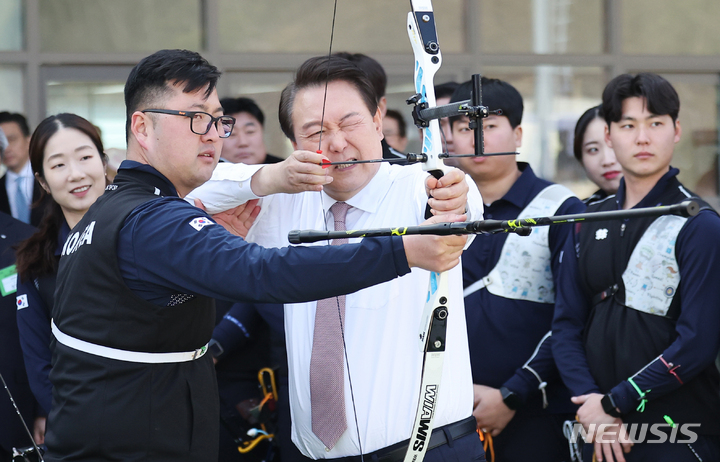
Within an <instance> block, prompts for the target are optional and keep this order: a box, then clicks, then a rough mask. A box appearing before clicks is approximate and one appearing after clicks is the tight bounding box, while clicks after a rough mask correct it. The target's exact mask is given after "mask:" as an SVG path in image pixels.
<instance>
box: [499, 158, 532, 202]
mask: <svg viewBox="0 0 720 462" xmlns="http://www.w3.org/2000/svg"><path fill="white" fill-rule="evenodd" d="M517 166H518V169H519V170H520V172H521V174H520V176H519V177H518V178H517V180H515V183H513V185H512V186H511V187H510V189H509V190H508V192H506V193H505V195H504V196H503V197H502V198H500V199H499V200H502V201H507V202H510V203H511V204H513V205H514V206H516V207H518V208H520V209H523V208H525V206H527V204H529V203H530V201H531V200H532V199H533V198H534V197H535V195H536V193H534V192H533V188H528V187H527V185H528V184H532V183H534V182H535V181H536V180H537V179H538V178H537V176H536V175H535V172H533V169H532V167H530V164H528V163H527V162H518V163H517ZM495 202H497V201H495ZM490 205H493V204H490Z"/></svg>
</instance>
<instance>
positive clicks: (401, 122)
mask: <svg viewBox="0 0 720 462" xmlns="http://www.w3.org/2000/svg"><path fill="white" fill-rule="evenodd" d="M385 117H390V118H391V119H395V120H396V121H397V124H398V132H399V133H398V135H400V136H402V137H403V138H405V137H406V136H407V124H406V123H405V118H404V117H403V116H402V114H400V112H399V111H396V110H395V109H388V110H387V112H386V113H385Z"/></svg>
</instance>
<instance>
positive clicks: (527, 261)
mask: <svg viewBox="0 0 720 462" xmlns="http://www.w3.org/2000/svg"><path fill="white" fill-rule="evenodd" d="M573 196H574V194H573V193H572V191H570V190H569V189H568V188H566V187H565V186H562V185H559V184H553V185H550V186H548V187H547V188H545V189H543V190H542V191H540V193H539V194H538V195H537V196H535V198H534V199H533V200H532V201H531V202H530V203H529V204H528V206H527V207H525V209H524V210H523V211H522V212H520V215H518V219H525V218H537V217H544V216H552V215H554V214H555V213H556V212H557V210H558V209H559V208H560V206H561V205H562V204H563V202H565V201H566V200H567V199H569V198H570V197H573ZM548 236H549V227H548V226H538V227H535V228H532V233H530V235H529V236H519V235H517V234H515V233H510V234H509V235H508V237H507V239H506V240H505V244H504V245H503V248H502V253H501V254H500V259H499V260H498V262H497V264H496V265H495V268H493V269H492V271H490V274H488V275H487V276H485V277H484V278H482V279H480V280H479V281H477V282H475V283H474V284H472V285H470V286H468V287H467V288H465V290H464V291H463V296H465V297H467V296H468V295H470V294H472V293H474V292H476V291H478V290H480V289H482V288H483V287H485V288H487V290H488V291H489V292H490V293H491V294H493V295H497V296H498V297H503V298H509V299H513V300H528V301H531V302H538V303H555V284H554V282H553V275H552V268H551V266H550V257H551V255H550V244H549V240H548V239H549V238H548Z"/></svg>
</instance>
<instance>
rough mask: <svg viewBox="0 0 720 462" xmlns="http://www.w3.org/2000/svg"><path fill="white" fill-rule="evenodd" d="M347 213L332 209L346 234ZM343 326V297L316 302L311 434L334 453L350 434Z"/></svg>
mask: <svg viewBox="0 0 720 462" xmlns="http://www.w3.org/2000/svg"><path fill="white" fill-rule="evenodd" d="M348 209H350V206H349V205H348V204H346V203H345V202H335V204H333V205H332V207H330V212H331V213H332V214H333V217H334V219H335V231H345V216H346V215H347V211H348ZM347 242H348V240H347V238H344V239H334V240H333V241H332V245H340V244H347ZM341 318H342V324H341ZM344 323H345V296H344V295H341V296H339V297H333V298H326V299H325V300H319V301H318V302H317V308H316V309H315V329H314V334H313V347H312V357H311V359H310V402H311V405H312V431H313V433H315V435H316V436H317V437H318V438H319V439H320V441H322V442H323V444H324V445H325V447H326V448H328V449H332V448H333V447H334V446H335V444H336V443H337V442H338V440H339V439H340V437H341V436H342V434H343V433H345V430H347V418H346V415H345V374H344V371H345V368H344V360H343V359H344V356H343V352H344V350H343V332H342V326H343V325H344Z"/></svg>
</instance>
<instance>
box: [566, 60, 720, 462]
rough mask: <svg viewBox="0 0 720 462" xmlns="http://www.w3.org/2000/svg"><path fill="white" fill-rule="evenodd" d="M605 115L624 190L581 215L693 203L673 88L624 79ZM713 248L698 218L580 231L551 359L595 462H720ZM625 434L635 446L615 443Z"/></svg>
mask: <svg viewBox="0 0 720 462" xmlns="http://www.w3.org/2000/svg"><path fill="white" fill-rule="evenodd" d="M602 106H603V111H604V118H605V120H606V121H607V124H608V129H607V132H606V140H607V142H608V143H609V144H610V145H611V146H612V147H613V149H614V150H615V155H616V156H617V159H618V162H619V163H620V165H621V166H622V170H623V175H624V178H623V180H622V182H621V183H620V189H619V190H618V192H617V194H616V195H614V196H610V197H608V198H607V199H605V200H604V201H601V202H598V203H595V204H593V205H591V206H590V207H589V208H588V211H589V212H594V211H606V210H622V209H632V208H637V207H654V206H658V205H670V204H676V203H678V202H681V201H684V200H687V199H689V198H691V197H693V194H692V193H690V192H689V191H688V190H687V189H686V188H685V187H684V186H683V185H682V184H681V183H680V182H679V181H678V179H677V178H676V176H677V174H678V170H677V169H676V168H672V167H671V166H670V162H671V161H672V156H673V151H674V148H675V144H676V143H677V142H678V141H679V140H680V135H681V128H680V122H679V121H678V112H679V109H680V100H679V98H678V95H677V93H676V92H675V89H674V88H673V87H672V85H670V83H668V82H667V81H666V80H665V79H663V78H662V77H660V76H658V75H655V74H647V73H645V74H638V75H636V76H632V75H627V74H626V75H621V76H619V77H616V78H615V79H614V80H612V81H611V82H610V83H609V84H608V85H607V87H606V88H605V91H604V92H603V103H602ZM694 200H697V201H699V202H701V205H702V206H703V207H706V206H705V204H704V203H702V201H700V200H699V199H697V198H694ZM718 236H720V218H719V217H718V215H717V213H716V212H715V211H713V210H712V209H709V208H704V209H703V210H701V211H700V213H699V214H698V215H697V216H694V217H691V218H684V217H678V216H662V217H658V218H634V219H630V220H622V221H607V222H596V223H583V224H582V225H581V226H579V228H578V230H577V232H576V233H575V234H574V239H571V240H569V241H568V243H567V245H566V247H565V250H564V258H563V262H562V265H561V272H560V278H561V281H560V284H559V285H558V289H559V290H558V299H557V302H556V314H555V319H554V321H553V337H554V342H553V353H554V355H555V359H556V362H557V364H558V368H559V369H560V373H561V375H562V377H563V380H564V381H565V384H566V385H567V386H568V388H570V390H571V391H572V393H573V395H574V397H573V402H574V403H576V404H579V405H580V409H579V410H578V418H579V421H580V422H581V423H582V424H583V426H584V427H585V429H586V430H587V431H588V432H591V431H592V430H595V431H598V433H596V434H594V436H595V439H594V441H595V444H594V450H595V456H596V458H597V460H599V461H602V460H604V461H612V460H613V459H614V460H617V461H621V462H622V461H628V462H631V461H645V460H653V461H666V460H667V461H673V462H677V461H697V460H720V439H719V435H720V419H719V418H718V416H720V395H719V394H718V390H719V386H718V385H719V383H720V379H719V377H718V371H717V368H716V367H715V363H714V362H715V358H716V356H717V354H718V350H719V349H720V337H719V336H718V332H720V310H718V309H717V300H718V299H720V285H719V284H718V280H720V268H718V265H717V262H718V259H720V242H718V239H717V237H718ZM603 424H605V425H606V426H605V427H601V425H603ZM620 424H623V425H624V430H622V432H627V433H629V436H630V439H632V442H630V441H628V440H627V439H626V438H622V437H620V436H619V435H618V434H617V433H618V432H621V427H619V425H620ZM607 425H609V426H607ZM603 429H604V430H605V432H604V434H602V438H599V436H600V434H601V433H603V432H602V430H603ZM651 440H652V441H651ZM633 442H634V445H633V444H632V443H633ZM650 442H652V443H654V444H650ZM592 449H593V447H592V445H590V444H588V445H586V451H585V455H584V457H585V460H588V461H589V460H591V459H592Z"/></svg>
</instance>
